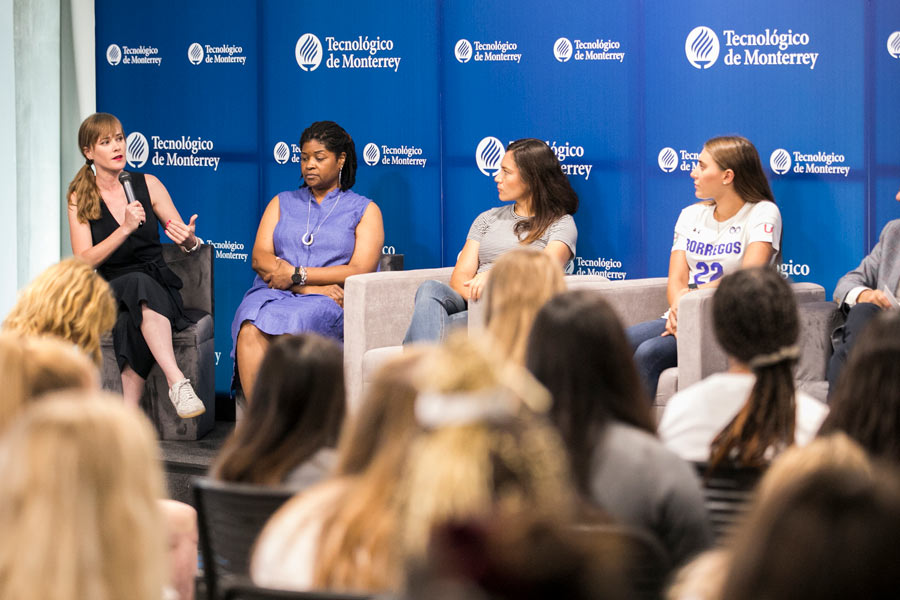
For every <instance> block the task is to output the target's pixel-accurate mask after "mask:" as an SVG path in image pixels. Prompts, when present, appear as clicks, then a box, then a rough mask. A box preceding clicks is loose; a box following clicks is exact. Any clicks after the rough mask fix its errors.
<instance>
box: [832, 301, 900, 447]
mask: <svg viewBox="0 0 900 600" xmlns="http://www.w3.org/2000/svg"><path fill="white" fill-rule="evenodd" d="M830 404H831V411H830V412H829V413H828V417H827V418H826V419H825V422H824V423H823V424H822V432H831V431H843V432H844V433H846V434H847V435H849V436H850V437H851V438H853V439H854V440H856V441H857V442H858V443H859V444H860V445H862V447H863V448H865V449H866V450H867V451H868V452H869V453H870V454H871V455H872V456H876V457H881V458H885V459H887V460H890V461H892V462H893V463H894V464H897V463H900V313H898V312H897V311H886V312H883V313H881V314H879V315H878V316H877V317H875V319H874V320H873V321H872V322H871V323H870V324H869V325H868V326H867V327H866V328H865V330H864V331H863V332H862V334H861V335H860V337H859V340H858V341H857V342H856V344H855V345H854V347H853V349H852V350H851V351H850V356H849V358H848V360H847V365H846V366H845V367H844V370H843V371H842V372H841V377H840V378H839V379H838V381H837V385H836V389H835V390H834V393H833V394H832V396H831V403H830Z"/></svg>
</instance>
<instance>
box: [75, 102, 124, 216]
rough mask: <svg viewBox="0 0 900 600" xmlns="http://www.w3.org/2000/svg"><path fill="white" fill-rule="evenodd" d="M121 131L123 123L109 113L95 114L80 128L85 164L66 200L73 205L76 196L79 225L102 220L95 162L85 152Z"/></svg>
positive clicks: (79, 145) (79, 136) (76, 176)
mask: <svg viewBox="0 0 900 600" xmlns="http://www.w3.org/2000/svg"><path fill="white" fill-rule="evenodd" d="M119 131H122V123H120V122H119V119H117V118H116V117H114V116H113V115H111V114H109V113H94V114H92V115H91V116H89V117H88V118H87V119H85V120H84V121H83V122H82V123H81V127H79V128H78V149H79V150H80V151H81V155H82V156H84V157H85V164H84V166H82V167H81V168H80V169H79V170H78V173H76V174H75V178H74V179H72V181H71V183H69V190H68V191H67V192H66V198H67V202H68V203H69V204H70V205H71V204H73V203H72V197H73V196H74V198H75V202H74V205H75V206H76V210H77V214H78V222H79V223H87V222H88V221H90V220H95V219H99V218H100V188H99V187H97V178H96V177H95V176H94V171H93V170H92V169H91V165H92V164H93V161H92V160H90V159H88V158H87V156H85V154H84V151H85V149H89V148H92V147H93V146H94V144H96V143H97V140H99V139H100V138H101V137H103V136H106V135H114V134H115V133H117V132H119Z"/></svg>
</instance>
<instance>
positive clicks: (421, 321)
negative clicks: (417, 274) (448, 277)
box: [403, 281, 469, 345]
mask: <svg viewBox="0 0 900 600" xmlns="http://www.w3.org/2000/svg"><path fill="white" fill-rule="evenodd" d="M468 319H469V311H468V310H467V305H466V301H465V300H464V299H463V297H462V296H460V295H459V294H457V293H456V292H455V291H454V290H453V288H451V287H450V286H449V285H446V284H443V283H441V282H440V281H426V282H424V283H422V285H420V286H419V289H418V290H416V306H415V309H414V310H413V317H412V322H411V323H410V324H409V329H407V330H406V337H404V338H403V344H404V345H406V344H411V343H414V342H439V341H441V340H443V339H444V338H445V337H446V336H447V334H448V333H449V332H450V331H451V330H452V329H456V328H457V327H462V326H465V325H466V324H467V323H468Z"/></svg>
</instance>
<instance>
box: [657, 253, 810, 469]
mask: <svg viewBox="0 0 900 600" xmlns="http://www.w3.org/2000/svg"><path fill="white" fill-rule="evenodd" d="M713 326H714V330H715V334H716V339H717V340H718V342H719V344H720V345H721V346H722V348H723V350H725V353H726V354H727V355H728V359H729V364H730V367H729V369H728V371H727V372H725V373H718V374H715V375H711V376H709V377H707V378H706V379H704V380H703V381H701V382H699V383H697V384H695V385H692V386H691V387H689V388H687V389H685V390H683V391H681V392H678V393H677V394H675V395H674V396H673V397H672V399H671V400H670V401H669V403H668V405H667V406H666V409H665V412H663V416H662V420H661V421H660V424H659V435H660V438H662V440H663V443H664V444H665V445H666V446H667V447H669V448H670V449H671V450H673V451H674V452H675V453H676V454H678V455H679V456H681V457H682V458H684V459H685V460H690V461H696V462H702V461H708V462H709V464H710V468H715V467H716V466H717V465H719V464H720V463H723V462H724V463H730V464H734V465H738V466H748V467H763V466H765V465H767V464H768V463H769V462H770V461H771V460H772V459H773V458H774V457H775V456H776V455H777V454H779V453H780V452H781V451H782V450H784V449H785V448H787V447H788V446H790V445H792V444H794V443H797V444H799V445H804V444H807V443H808V442H809V441H811V440H812V438H813V437H814V436H815V434H816V432H817V431H818V429H819V426H820V425H821V424H822V421H823V420H824V419H825V417H826V415H827V414H828V407H827V406H825V404H823V403H821V402H819V401H818V400H816V399H815V398H812V397H811V396H808V395H806V394H804V393H803V392H800V391H797V390H795V389H794V378H793V371H792V367H793V365H794V363H795V362H796V361H797V359H798V358H799V349H798V348H797V345H796V344H797V337H798V336H799V330H800V324H799V317H798V314H797V304H796V301H795V300H794V294H793V292H792V291H791V287H790V286H789V285H788V284H787V282H786V281H785V280H784V279H783V278H782V277H781V275H780V274H779V273H778V271H777V270H776V269H774V268H772V267H754V268H751V269H743V270H741V271H738V272H737V273H734V274H732V275H727V276H726V277H724V278H723V279H722V282H721V284H720V285H719V289H718V290H716V294H715V296H714V298H713Z"/></svg>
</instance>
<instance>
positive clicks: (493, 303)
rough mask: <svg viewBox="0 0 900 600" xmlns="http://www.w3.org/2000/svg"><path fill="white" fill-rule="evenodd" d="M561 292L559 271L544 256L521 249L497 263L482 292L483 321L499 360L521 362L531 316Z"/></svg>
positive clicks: (561, 278) (555, 265)
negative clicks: (498, 354)
mask: <svg viewBox="0 0 900 600" xmlns="http://www.w3.org/2000/svg"><path fill="white" fill-rule="evenodd" d="M565 289H566V284H565V283H564V282H563V274H562V270H561V269H560V268H559V265H558V264H556V262H555V261H554V260H553V259H552V258H551V257H550V256H549V255H548V254H546V253H545V252H539V251H537V250H531V249H526V248H522V249H516V250H512V251H510V252H508V253H506V254H504V255H503V256H501V257H500V258H498V259H497V262H496V263H495V264H494V268H493V269H491V278H490V280H489V281H488V284H487V288H486V290H485V296H486V300H487V306H486V307H485V313H484V320H485V326H486V328H487V332H488V334H489V335H490V338H491V340H492V341H493V342H494V344H495V347H496V349H497V351H498V352H499V353H500V355H501V356H504V357H506V358H507V359H509V360H510V361H512V362H514V363H516V364H523V363H524V362H525V345H526V343H527V342H528V334H529V333H530V332H531V324H532V323H533V322H534V316H535V315H536V314H537V312H538V310H540V308H541V307H542V306H543V305H544V303H546V302H547V300H549V299H550V298H551V297H553V296H555V295H556V294H559V293H561V292H563V291H564V290H565Z"/></svg>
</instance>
